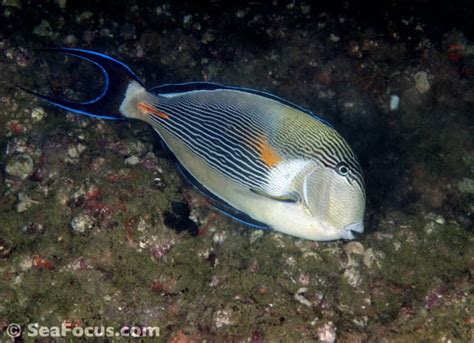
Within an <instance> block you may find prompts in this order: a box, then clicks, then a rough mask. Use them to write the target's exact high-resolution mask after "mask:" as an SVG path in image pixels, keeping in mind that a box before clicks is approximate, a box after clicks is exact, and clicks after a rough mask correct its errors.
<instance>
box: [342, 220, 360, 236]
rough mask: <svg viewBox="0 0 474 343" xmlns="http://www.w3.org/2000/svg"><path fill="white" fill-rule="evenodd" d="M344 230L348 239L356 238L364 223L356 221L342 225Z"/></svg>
mask: <svg viewBox="0 0 474 343" xmlns="http://www.w3.org/2000/svg"><path fill="white" fill-rule="evenodd" d="M344 231H345V232H346V237H350V238H349V239H355V238H357V237H358V236H359V235H360V234H361V233H362V232H364V223H363V222H357V223H352V224H349V225H346V226H344Z"/></svg>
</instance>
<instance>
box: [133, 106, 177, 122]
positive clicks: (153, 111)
mask: <svg viewBox="0 0 474 343" xmlns="http://www.w3.org/2000/svg"><path fill="white" fill-rule="evenodd" d="M137 108H138V110H139V111H140V112H142V113H143V114H150V113H151V114H156V115H157V116H158V117H160V118H163V119H168V118H169V117H170V116H169V115H167V114H166V113H164V112H161V111H160V110H158V109H157V108H155V107H153V106H152V105H150V104H147V103H146V102H139V103H138V104H137Z"/></svg>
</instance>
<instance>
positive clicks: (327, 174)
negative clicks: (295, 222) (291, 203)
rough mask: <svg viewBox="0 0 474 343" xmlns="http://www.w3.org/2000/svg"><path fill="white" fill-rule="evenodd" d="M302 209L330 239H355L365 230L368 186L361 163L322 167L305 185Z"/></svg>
mask: <svg viewBox="0 0 474 343" xmlns="http://www.w3.org/2000/svg"><path fill="white" fill-rule="evenodd" d="M302 188H303V189H302V191H301V193H302V195H303V196H302V204H301V205H302V206H304V207H305V209H306V212H307V213H308V215H310V216H312V217H314V220H315V221H318V222H319V225H318V226H317V228H318V229H317V230H323V231H325V232H320V233H317V234H318V235H323V236H324V235H326V236H327V237H328V239H354V238H355V234H356V233H361V232H363V231H364V223H363V220H364V212H365V200H366V199H365V186H364V181H363V178H362V172H361V168H360V165H359V163H358V162H357V161H356V160H352V161H350V162H345V161H339V162H338V163H337V164H335V165H334V166H331V165H326V164H318V165H317V167H316V168H314V169H312V170H310V171H309V172H308V173H307V174H306V175H305V176H304V179H303V183H302Z"/></svg>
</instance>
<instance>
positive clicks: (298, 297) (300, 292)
mask: <svg viewBox="0 0 474 343" xmlns="http://www.w3.org/2000/svg"><path fill="white" fill-rule="evenodd" d="M307 291H308V289H307V288H306V287H301V288H300V289H298V291H296V293H295V295H294V298H295V299H296V300H297V301H298V302H299V303H300V304H303V305H305V306H308V307H311V302H310V301H309V300H308V299H306V298H305V296H304V294H305V293H306V292H307Z"/></svg>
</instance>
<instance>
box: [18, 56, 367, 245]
mask: <svg viewBox="0 0 474 343" xmlns="http://www.w3.org/2000/svg"><path fill="white" fill-rule="evenodd" d="M42 50H43V51H45V52H48V53H57V54H66V55H69V56H73V57H77V58H80V59H83V60H86V61H89V62H90V63H93V64H95V65H96V66H97V67H98V68H99V69H100V70H101V72H102V74H103V77H104V80H105V82H104V83H105V84H104V88H103V90H102V92H101V93H100V94H99V95H98V96H97V97H96V98H94V99H92V100H89V101H86V102H77V101H71V100H67V99H63V98H59V97H53V96H50V95H45V94H40V93H38V92H36V91H33V90H29V89H26V88H24V87H22V86H19V87H20V88H21V89H22V90H24V91H26V92H28V93H30V94H32V95H35V96H37V97H39V98H40V99H43V100H45V101H47V102H49V103H51V104H53V105H55V106H58V107H60V108H62V109H64V110H66V111H70V112H74V113H79V114H83V115H87V116H90V117H94V118H101V119H110V120H120V119H122V120H123V119H132V120H140V121H143V122H145V123H147V124H149V125H151V126H152V127H153V129H154V130H155V131H156V132H157V134H158V136H159V137H160V138H161V140H162V142H164V145H165V146H166V147H167V148H168V149H169V150H170V151H171V152H172V153H173V155H174V156H175V157H176V160H177V164H178V170H179V171H180V172H181V174H182V175H183V176H184V178H185V179H187V180H188V181H189V182H190V183H191V184H193V185H194V186H195V187H196V188H197V189H198V190H199V191H201V192H202V193H204V194H205V195H206V196H207V197H209V198H210V199H211V200H212V203H213V204H214V205H215V207H216V208H217V209H218V210H220V211H221V212H223V213H225V214H227V215H228V216H230V217H232V218H234V219H235V220H237V221H239V222H241V223H243V224H246V225H248V226H250V227H254V228H257V229H272V230H275V231H278V232H281V233H284V234H288V235H291V236H294V237H298V238H302V239H307V240H316V241H329V240H337V239H347V240H350V239H355V238H356V236H358V235H359V234H360V233H362V232H363V231H364V213H365V205H366V192H365V183H364V177H363V173H362V168H361V165H360V163H359V161H358V159H357V157H356V155H355V153H354V151H353V150H352V149H351V147H350V146H349V145H348V143H347V142H346V140H345V139H344V138H343V137H342V136H341V135H340V134H339V133H338V132H337V131H336V130H335V129H334V128H333V127H332V125H330V124H329V123H328V122H327V121H325V120H324V119H322V118H321V117H319V116H317V115H315V114H313V112H311V111H309V110H307V109H305V108H303V107H301V106H298V105H296V104H293V103H292V102H290V101H287V100H285V99H283V98H281V97H278V96H276V95H273V94H271V93H267V92H264V91H259V90H254V89H250V88H244V87H237V86H227V85H221V84H218V83H213V82H187V83H176V84H164V85H160V86H156V87H147V86H146V85H145V84H144V83H143V82H142V81H141V79H140V78H139V77H138V76H137V75H136V74H135V73H134V72H133V71H132V70H131V69H130V68H129V67H128V66H127V65H126V64H125V63H123V62H121V61H118V60H116V59H114V58H112V57H110V56H107V55H105V54H102V53H99V52H95V51H90V50H84V49H79V48H46V49H42Z"/></svg>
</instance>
